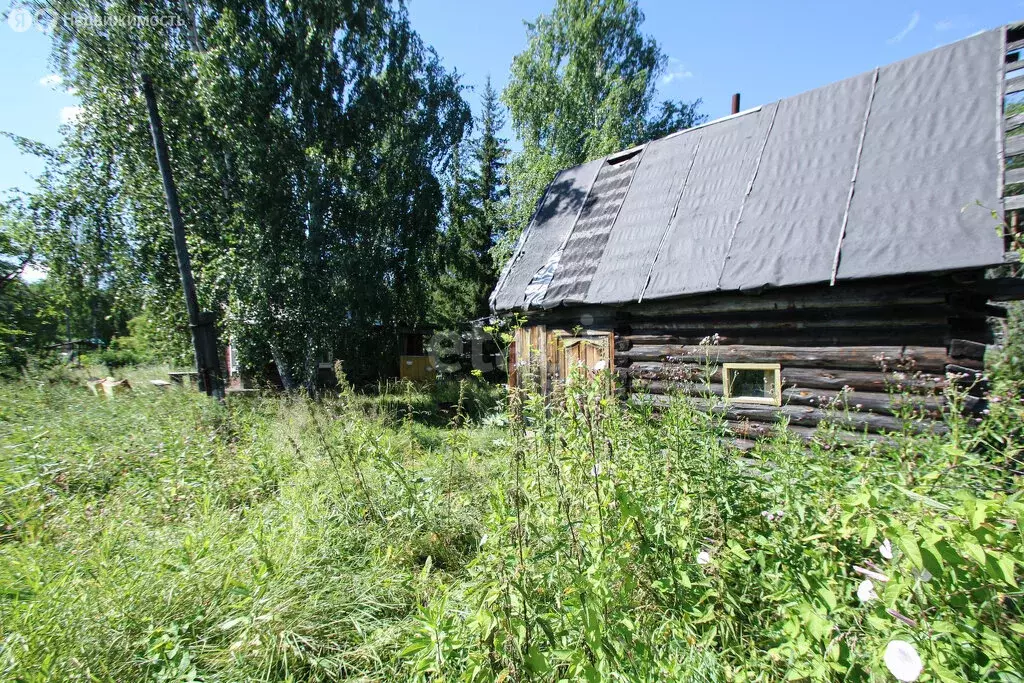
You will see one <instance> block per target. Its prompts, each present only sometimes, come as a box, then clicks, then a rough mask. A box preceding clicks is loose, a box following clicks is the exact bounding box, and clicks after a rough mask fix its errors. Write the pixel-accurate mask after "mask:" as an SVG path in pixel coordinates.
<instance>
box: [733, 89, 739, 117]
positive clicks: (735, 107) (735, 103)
mask: <svg viewBox="0 0 1024 683" xmlns="http://www.w3.org/2000/svg"><path fill="white" fill-rule="evenodd" d="M732 113H733V114H739V113H740V94H739V93H736V94H735V95H733V96H732Z"/></svg>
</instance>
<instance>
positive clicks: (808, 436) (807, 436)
mask: <svg viewBox="0 0 1024 683" xmlns="http://www.w3.org/2000/svg"><path fill="white" fill-rule="evenodd" d="M726 428H727V429H728V430H729V431H730V432H732V433H733V434H737V435H739V436H740V437H741V438H745V439H747V440H750V439H753V440H755V441H756V440H757V439H763V438H766V437H770V436H772V435H773V434H774V433H775V429H774V427H772V426H771V425H767V424H764V423H763V422H746V421H732V420H730V421H727V422H726ZM787 429H788V431H789V432H791V433H793V434H795V435H796V436H798V437H800V438H801V439H803V440H804V441H814V440H820V441H826V440H835V441H838V442H840V443H843V444H848V445H853V444H858V443H864V442H874V443H883V442H891V440H890V439H888V438H886V437H884V436H882V435H881V434H858V433H855V432H846V431H841V430H840V431H837V432H826V433H823V434H819V433H818V430H817V428H816V427H800V426H798V425H790V426H789V427H788V428H787Z"/></svg>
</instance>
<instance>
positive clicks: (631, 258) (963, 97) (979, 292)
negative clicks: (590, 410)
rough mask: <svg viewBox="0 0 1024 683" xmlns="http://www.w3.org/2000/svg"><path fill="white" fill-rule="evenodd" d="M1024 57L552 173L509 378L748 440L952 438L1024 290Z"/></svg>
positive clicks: (814, 96)
mask: <svg viewBox="0 0 1024 683" xmlns="http://www.w3.org/2000/svg"><path fill="white" fill-rule="evenodd" d="M1022 49H1024V25H1022V26H1004V27H1001V28H999V29H995V30H991V31H987V32H984V33H981V34H978V35H975V36H972V37H970V38H967V39H965V40H961V41H959V42H956V43H953V44H950V45H946V46H943V47H940V48H938V49H935V50H932V51H930V52H927V53H924V54H920V55H917V56H914V57H912V58H910V59H906V60H904V61H901V62H897V63H894V64H891V65H888V66H883V67H880V68H877V69H874V70H873V71H871V72H868V73H864V74H861V75H859V76H855V77H853V78H849V79H847V80H844V81H840V82H838V83H833V84H831V85H827V86H825V87H822V88H818V89H816V90H812V91H810V92H806V93H803V94H801V95H797V96H795V97H790V98H787V99H783V100H779V101H777V102H772V103H769V104H765V105H761V106H758V107H754V108H752V109H747V110H746V111H742V112H735V113H734V114H733V115H731V116H727V117H725V118H721V119H718V120H715V121H711V122H709V123H705V124H703V125H700V126H697V127H695V128H690V129H687V130H683V131H680V132H677V133H674V134H671V135H669V136H667V137H664V138H661V139H658V140H654V141H651V142H648V143H645V144H642V145H639V146H637V147H634V148H632V149H627V150H624V151H621V152H618V153H615V154H610V155H608V156H606V157H604V158H599V159H595V160H592V161H590V162H588V163H585V164H582V165H580V166H576V167H574V168H569V169H565V170H563V171H561V172H559V173H558V174H557V175H556V176H555V178H554V180H553V181H552V182H551V184H550V185H549V186H548V187H547V189H546V191H545V193H544V195H543V196H542V198H541V199H540V201H539V202H538V205H537V208H536V211H535V213H534V215H533V217H532V219H531V221H530V223H529V225H528V226H527V227H526V229H525V230H524V231H523V233H522V235H521V237H520V238H519V240H518V242H517V244H516V246H515V249H514V253H513V256H512V258H511V259H510V260H509V262H508V264H507V265H506V267H505V268H504V270H503V272H502V273H501V276H500V278H499V280H498V283H497V285H496V287H495V290H494V292H493V293H492V295H491V299H490V303H491V308H492V311H493V312H494V313H495V314H497V315H499V316H512V315H515V316H518V317H519V320H520V322H521V325H520V326H519V327H518V328H517V331H516V334H515V341H514V343H513V346H512V349H511V353H510V365H509V369H510V382H511V383H513V384H520V385H522V384H526V383H528V382H535V383H536V386H539V387H540V389H542V390H543V391H545V392H546V391H550V390H552V389H553V388H554V387H555V385H556V383H558V382H560V381H564V380H565V379H566V378H567V377H568V376H569V375H570V373H571V372H573V369H574V368H582V370H583V371H585V372H587V373H589V374H596V373H600V372H602V371H607V375H608V376H610V377H611V378H613V380H614V381H615V382H616V383H617V385H618V390H619V391H621V392H623V393H625V394H626V395H629V396H630V397H631V400H638V399H639V400H647V401H654V402H659V401H663V400H664V399H665V397H666V395H668V394H671V393H682V394H688V395H690V396H693V397H694V401H696V402H697V403H698V405H700V406H702V407H705V408H706V409H707V410H710V411H716V412H719V413H721V414H724V415H725V417H726V418H727V420H728V421H729V426H730V427H731V428H732V429H733V430H734V431H735V432H736V433H737V434H738V435H739V437H743V438H752V437H756V436H757V435H759V434H763V433H765V432H767V431H769V430H770V426H771V424H772V423H776V422H780V421H785V422H787V423H788V425H789V426H790V428H791V429H793V430H794V431H797V432H798V433H800V434H802V435H804V436H809V435H810V434H812V432H813V430H814V428H815V427H817V426H818V425H819V424H820V423H822V422H823V421H825V420H831V421H833V422H835V421H836V419H837V418H836V415H837V414H841V418H839V422H840V426H841V427H842V428H844V429H847V430H849V431H851V432H861V433H864V432H868V433H872V434H877V433H885V432H888V431H895V430H900V429H903V428H906V427H907V426H908V425H909V424H911V422H912V428H913V429H922V430H933V431H935V430H941V429H943V427H942V424H941V421H940V420H939V419H938V418H940V417H941V411H942V408H943V400H944V399H943V397H942V395H941V392H940V391H939V390H940V389H941V388H942V387H943V386H944V385H945V384H946V382H948V381H955V380H956V379H958V378H967V380H968V382H972V383H973V382H975V381H976V380H977V379H979V378H980V375H981V373H982V372H983V369H984V362H985V351H986V348H987V346H988V345H989V344H991V343H992V342H993V333H992V329H991V325H990V322H991V320H990V319H991V318H992V317H993V316H995V317H999V316H1005V308H1002V307H1000V306H998V305H996V304H994V303H993V302H999V301H1006V300H1012V299H1019V298H1022V291H1024V290H1022V287H1021V282H1022V281H1021V280H1020V279H1019V278H1016V277H1013V275H1016V274H1017V273H1016V272H1015V270H1014V269H1015V268H1017V267H1018V266H1016V265H1007V264H1012V262H1013V261H1014V260H1015V259H1016V254H1017V253H1018V252H1017V251H1016V250H1017V249H1019V238H1020V229H1019V210H1020V209H1022V208H1024V194H1021V192H1022V190H1024V185H1022V184H1021V183H1024V103H1022V101H1021V96H1022V94H1024V53H1022ZM734 102H736V100H734ZM734 107H735V104H734ZM736 108H738V107H736ZM975 403H977V402H975ZM836 406H840V407H841V410H840V411H838V413H837V411H834V410H830V409H831V408H834V407H836ZM907 409H912V410H913V412H914V415H915V418H914V419H913V420H912V421H908V420H906V410H907Z"/></svg>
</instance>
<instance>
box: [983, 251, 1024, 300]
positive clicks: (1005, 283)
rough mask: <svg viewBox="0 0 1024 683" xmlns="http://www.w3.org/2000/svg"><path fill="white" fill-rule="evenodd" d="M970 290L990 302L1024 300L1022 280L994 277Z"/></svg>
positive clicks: (1023, 283)
mask: <svg viewBox="0 0 1024 683" xmlns="http://www.w3.org/2000/svg"><path fill="white" fill-rule="evenodd" d="M1014 253H1016V252H1014ZM972 289H973V290H974V291H976V292H978V293H980V294H984V295H985V296H987V297H988V298H989V299H991V300H992V301H1019V300H1021V299H1024V278H1019V277H994V278H991V279H988V280H982V281H981V282H979V283H978V284H976V285H975V286H974V287H972Z"/></svg>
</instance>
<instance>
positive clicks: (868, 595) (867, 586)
mask: <svg viewBox="0 0 1024 683" xmlns="http://www.w3.org/2000/svg"><path fill="white" fill-rule="evenodd" d="M857 597H858V598H859V599H860V601H861V602H871V601H872V600H877V599H878V593H876V592H875V584H873V583H871V579H864V580H863V581H861V582H860V585H859V586H857Z"/></svg>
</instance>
